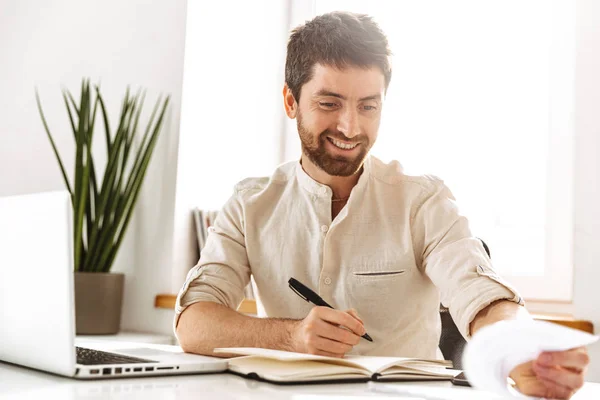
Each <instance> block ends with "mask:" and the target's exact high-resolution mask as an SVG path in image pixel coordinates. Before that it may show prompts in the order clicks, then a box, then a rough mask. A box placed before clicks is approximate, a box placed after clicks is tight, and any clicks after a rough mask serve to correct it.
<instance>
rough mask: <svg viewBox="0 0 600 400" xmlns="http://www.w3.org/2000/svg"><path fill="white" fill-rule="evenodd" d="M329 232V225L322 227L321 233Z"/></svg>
mask: <svg viewBox="0 0 600 400" xmlns="http://www.w3.org/2000/svg"><path fill="white" fill-rule="evenodd" d="M328 230H329V227H328V226H327V225H321V232H323V233H325V232H327V231H328Z"/></svg>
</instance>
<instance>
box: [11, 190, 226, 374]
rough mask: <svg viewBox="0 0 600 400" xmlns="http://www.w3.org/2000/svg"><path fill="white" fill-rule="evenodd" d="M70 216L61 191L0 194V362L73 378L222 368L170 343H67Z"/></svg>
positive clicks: (70, 333) (71, 337) (71, 339)
mask: <svg viewBox="0 0 600 400" xmlns="http://www.w3.org/2000/svg"><path fill="white" fill-rule="evenodd" d="M71 215H72V213H71V205H70V198H69V194H68V193H67V192H64V191H58V192H47V193H38V194H32V195H23V196H12V197H3V198H0V360H2V361H5V362H9V363H13V364H18V365H22V366H26V367H30V368H35V369H38V370H43V371H47V372H51V373H54V374H58V375H64V376H69V377H74V378H80V379H96V378H117V377H124V378H125V377H133V376H144V375H147V376H152V375H175V374H191V373H205V372H220V371H225V370H226V369H227V362H226V361H225V360H221V359H217V358H212V357H205V356H199V355H193V354H186V353H183V352H182V351H181V350H180V349H179V348H178V347H175V346H163V348H162V349H158V348H160V346H152V345H147V346H144V345H143V344H139V345H138V344H133V345H129V346H126V348H125V349H120V350H117V351H115V352H105V351H98V350H93V349H86V348H76V347H75V306H74V289H73V281H74V277H73V276H74V274H73V268H74V267H73V251H72V248H73V247H72V246H73V235H72V217H71Z"/></svg>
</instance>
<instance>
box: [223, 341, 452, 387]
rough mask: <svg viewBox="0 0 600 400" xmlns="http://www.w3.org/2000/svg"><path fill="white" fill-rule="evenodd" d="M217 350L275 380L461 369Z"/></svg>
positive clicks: (233, 363) (424, 376) (392, 377)
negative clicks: (233, 355) (234, 356)
mask: <svg viewBox="0 0 600 400" xmlns="http://www.w3.org/2000/svg"><path fill="white" fill-rule="evenodd" d="M214 352H215V353H229V354H237V355H241V356H245V357H236V358H231V359H229V360H228V361H229V371H231V372H233V373H235V374H238V375H242V376H245V377H248V378H253V379H258V380H264V381H268V382H273V383H301V382H302V383H306V382H331V381H357V382H366V381H370V380H376V381H396V380H411V381H412V380H445V379H452V378H453V377H454V376H456V375H458V374H459V373H460V371H459V370H453V369H449V368H451V367H452V362H451V361H446V360H425V359H418V358H402V357H371V356H354V355H347V356H345V357H344V358H333V357H324V356H317V355H313V354H303V353H292V352H287V351H279V350H268V349H259V348H250V347H230V348H219V349H215V350H214Z"/></svg>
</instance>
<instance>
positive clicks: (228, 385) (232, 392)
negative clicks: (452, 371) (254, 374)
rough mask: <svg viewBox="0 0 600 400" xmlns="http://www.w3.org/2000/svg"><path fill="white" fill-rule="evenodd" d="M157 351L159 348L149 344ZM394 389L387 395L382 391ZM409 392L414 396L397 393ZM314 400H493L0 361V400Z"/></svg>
mask: <svg viewBox="0 0 600 400" xmlns="http://www.w3.org/2000/svg"><path fill="white" fill-rule="evenodd" d="M76 342H77V344H78V345H84V346H86V347H90V348H97V349H100V350H111V349H116V348H118V346H120V345H122V343H117V342H113V343H108V342H96V343H94V342H93V341H87V340H85V339H83V338H78V339H77V341H76ZM148 346H149V347H154V348H158V349H162V348H166V347H167V346H161V345H148ZM390 389H391V390H398V393H386V392H385V390H390ZM406 390H409V391H413V392H416V393H417V394H418V395H415V394H414V393H413V394H410V395H408V394H401V391H406ZM265 398H268V400H279V399H289V400H315V399H321V398H325V399H331V400H333V399H336V400H337V399H349V400H362V399H366V398H368V399H373V398H387V399H391V398H395V399H412V400H417V399H423V400H442V399H449V400H494V399H498V397H497V396H494V395H491V394H490V393H486V392H480V391H476V390H474V389H471V388H466V387H459V386H453V385H452V384H451V383H450V382H447V381H446V382H428V383H423V382H420V383H419V382H406V383H370V384H367V383H350V384H312V385H290V386H281V385H274V384H270V383H263V382H257V381H253V380H248V379H244V378H241V377H238V376H235V375H232V374H229V373H220V374H208V375H182V376H163V377H145V378H127V379H110V380H108V379H102V380H94V381H80V380H75V379H71V378H65V377H61V376H56V375H52V374H48V373H45V372H41V371H36V370H32V369H28V368H23V367H19V366H16V365H11V364H7V363H3V362H0V399H2V400H8V399H10V400H24V399H61V400H75V399H77V400H79V399H144V400H153V399H160V400H163V399H167V400H170V399H181V400H185V399H191V400H208V399H215V400H216V399H218V400H229V399H245V400H252V399H265ZM573 399H575V400H584V399H600V384H599V383H587V384H586V385H585V386H584V388H583V389H582V390H581V391H580V392H579V393H578V394H577V395H576V396H574V397H573Z"/></svg>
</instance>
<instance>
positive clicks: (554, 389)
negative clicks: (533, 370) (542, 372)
mask: <svg viewBox="0 0 600 400" xmlns="http://www.w3.org/2000/svg"><path fill="white" fill-rule="evenodd" d="M538 379H539V380H540V381H541V382H542V383H543V384H544V385H545V386H546V393H545V394H544V395H543V396H541V397H544V398H548V399H560V400H564V399H570V398H571V397H572V396H573V394H575V390H574V389H571V388H568V387H565V386H561V385H557V384H556V383H555V382H553V381H549V380H547V379H543V378H538Z"/></svg>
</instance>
